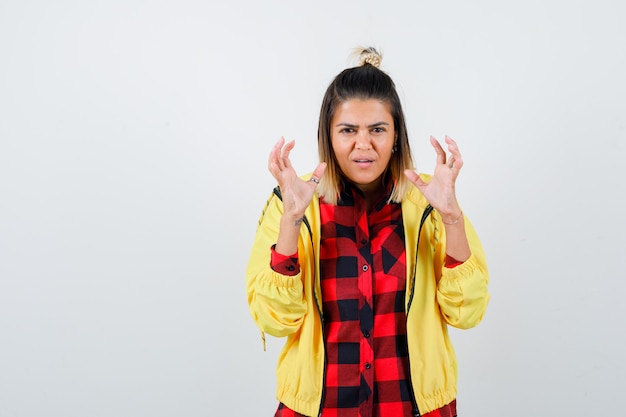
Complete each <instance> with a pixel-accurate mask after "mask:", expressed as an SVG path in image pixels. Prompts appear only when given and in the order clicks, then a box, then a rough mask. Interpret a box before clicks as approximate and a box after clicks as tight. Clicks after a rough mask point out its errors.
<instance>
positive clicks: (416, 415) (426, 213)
mask: <svg viewBox="0 0 626 417" xmlns="http://www.w3.org/2000/svg"><path fill="white" fill-rule="evenodd" d="M432 211H433V207H432V206H431V205H430V204H429V205H428V206H426V209H425V210H424V213H423V214H422V219H421V220H420V226H419V229H418V230H417V244H416V246H415V262H414V264H413V274H412V276H411V290H410V291H411V292H410V293H409V302H408V304H407V307H406V320H407V322H408V320H409V310H410V309H411V304H412V302H413V294H414V293H415V276H416V275H417V258H418V253H419V246H420V235H421V234H422V226H424V222H425V221H426V218H427V217H428V216H429V215H430V213H431V212H432ZM407 324H408V323H407ZM406 327H407V331H408V326H406ZM407 345H408V339H407ZM407 352H408V346H407ZM407 363H408V365H409V380H410V381H411V384H410V385H411V390H410V393H411V401H412V402H413V417H420V416H421V414H420V410H419V407H418V406H417V400H416V399H415V390H414V387H413V378H412V376H411V355H408V354H407Z"/></svg>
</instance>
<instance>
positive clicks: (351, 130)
mask: <svg viewBox="0 0 626 417" xmlns="http://www.w3.org/2000/svg"><path fill="white" fill-rule="evenodd" d="M339 132H340V133H354V129H352V128H351V127H344V128H343V129H341V130H340V131H339Z"/></svg>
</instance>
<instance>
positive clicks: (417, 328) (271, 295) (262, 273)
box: [246, 188, 489, 416]
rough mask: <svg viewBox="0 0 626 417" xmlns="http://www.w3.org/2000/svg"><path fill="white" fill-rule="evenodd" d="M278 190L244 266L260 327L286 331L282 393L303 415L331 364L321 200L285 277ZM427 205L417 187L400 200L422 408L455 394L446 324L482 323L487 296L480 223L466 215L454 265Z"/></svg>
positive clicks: (410, 335)
mask: <svg viewBox="0 0 626 417" xmlns="http://www.w3.org/2000/svg"><path fill="white" fill-rule="evenodd" d="M279 196H280V192H279V191H278V190H277V189H276V190H275V193H274V194H272V196H271V197H270V198H269V200H268V201H267V205H266V207H265V209H264V210H263V213H262V214H261V219H260V220H259V226H258V229H257V233H256V237H255V240H254V243H253V247H252V252H251V255H250V260H249V262H248V267H247V270H246V292H247V296H248V304H249V306H250V312H251V314H252V317H253V319H254V321H255V322H256V324H257V325H258V326H259V328H260V329H261V332H263V333H268V334H270V335H272V336H276V337H283V336H286V337H287V340H286V342H285V346H284V347H283V349H282V351H281V353H280V356H279V358H278V364H277V368H276V377H277V388H276V397H277V399H278V400H279V401H280V402H282V403H284V404H285V405H286V406H287V407H289V408H290V409H292V410H294V411H297V412H299V413H301V414H304V415H307V416H317V415H318V414H319V412H320V408H321V400H322V390H323V385H324V370H325V356H324V337H323V330H322V326H323V320H322V300H321V293H322V292H321V288H320V280H319V275H320V266H319V252H320V214H319V200H318V198H317V197H314V198H313V201H312V202H311V204H310V206H309V207H308V209H307V211H306V213H305V218H306V221H305V223H304V224H303V225H302V227H301V230H300V238H299V242H298V258H299V261H300V272H299V273H298V274H297V275H295V276H285V275H281V274H278V273H276V272H275V271H274V270H272V268H271V267H270V255H271V252H270V247H271V246H272V245H274V244H275V243H276V239H277V237H278V229H279V225H280V218H281V215H282V212H283V206H282V201H281V199H280V198H279ZM429 209H430V206H429V205H428V202H427V201H426V199H425V198H424V196H423V195H422V194H421V192H420V191H419V190H418V189H417V188H412V189H411V191H410V192H409V193H408V194H407V196H406V197H405V199H404V200H403V201H402V219H403V223H404V233H405V242H406V263H407V273H406V276H407V288H406V297H405V305H406V311H407V340H408V341H407V343H408V349H409V363H410V368H411V381H412V385H413V392H414V394H415V400H416V401H417V405H418V408H419V410H420V412H421V413H422V414H425V413H427V412H429V411H432V410H435V409H437V408H439V407H442V406H444V405H445V404H448V403H449V402H451V401H452V400H454V399H455V398H456V393H457V391H456V385H457V362H456V356H455V354H454V349H453V348H452V344H451V343H450V339H449V337H448V330H447V324H450V325H452V326H454V327H458V328H462V329H467V328H471V327H473V326H476V325H477V324H478V323H479V322H480V321H481V319H482V318H483V315H484V313H485V310H486V308H487V303H488V302H489V293H488V291H487V284H488V281H489V275H488V272H487V264H486V260H485V254H484V252H483V249H482V245H481V244H480V241H479V240H478V236H477V235H476V232H475V231H474V228H473V227H472V225H471V224H470V222H469V221H468V220H467V219H465V229H466V234H467V237H468V239H469V243H470V248H471V251H472V255H471V257H470V258H469V259H468V260H467V261H465V262H464V263H463V264H462V265H459V266H457V267H455V268H445V267H444V260H445V248H446V242H445V239H446V235H445V231H444V228H443V223H442V222H441V217H440V216H439V214H438V213H437V212H436V211H435V210H432V211H430V210H429ZM425 213H426V214H425ZM423 215H424V219H423V220H424V221H423V224H422V226H421V227H420V223H421V222H422V216H423ZM420 229H421V233H420V232H419V231H420ZM418 234H419V235H420V236H421V237H420V238H419V249H417V251H418V252H419V253H418V257H417V268H416V248H418ZM263 337H264V336H263Z"/></svg>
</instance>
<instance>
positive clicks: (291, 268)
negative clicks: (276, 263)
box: [287, 265, 296, 271]
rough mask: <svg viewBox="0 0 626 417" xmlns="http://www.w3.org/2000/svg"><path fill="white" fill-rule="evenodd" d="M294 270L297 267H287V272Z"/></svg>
mask: <svg viewBox="0 0 626 417" xmlns="http://www.w3.org/2000/svg"><path fill="white" fill-rule="evenodd" d="M294 269H296V267H295V266H293V265H289V266H288V267H287V271H293V270H294Z"/></svg>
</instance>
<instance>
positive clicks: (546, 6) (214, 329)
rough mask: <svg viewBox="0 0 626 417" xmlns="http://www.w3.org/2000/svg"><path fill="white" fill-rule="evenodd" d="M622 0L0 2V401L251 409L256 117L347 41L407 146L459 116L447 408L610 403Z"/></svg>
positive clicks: (18, 411) (260, 162)
mask: <svg viewBox="0 0 626 417" xmlns="http://www.w3.org/2000/svg"><path fill="white" fill-rule="evenodd" d="M625 19H626V6H625V5H624V3H623V2H622V1H619V0H615V1H609V0H595V1H565V0H563V1H558V0H547V1H546V0H542V1H538V0H527V1H523V2H521V1H520V2H507V1H496V0H493V1H488V0H482V1H415V2H409V1H386V2H381V1H360V2H359V1H319V0H318V1H310V2H293V1H292V2H288V1H277V0H269V1H268V0H265V1H253V0H239V1H230V2H224V3H223V4H222V3H219V2H211V1H207V0H204V1H200V0H177V1H148V0H143V1H142V0H124V1H122V0H108V1H95V0H92V1H78V0H66V1H62V0H61V1H43V0H41V1H35V0H19V1H18V0H2V1H1V2H0V60H1V61H0V417H31V416H33V417H34V416H37V417H39V416H46V417H56V416H58V417H84V416H107V417H109V416H110V417H126V416H128V417H136V416H150V417H161V416H218V415H219V416H222V415H254V416H270V415H273V412H274V410H275V407H276V400H275V399H274V365H275V360H276V356H277V354H278V351H279V349H280V347H281V345H282V340H280V339H272V338H269V339H268V351H267V352H263V349H262V343H261V339H260V334H259V332H258V330H257V329H256V327H255V326H254V324H253V323H252V320H251V318H250V315H249V313H248V309H247V304H246V297H245V290H244V279H245V278H244V270H245V265H246V262H247V257H248V253H249V249H250V245H251V242H252V238H253V235H254V232H255V228H256V224H257V220H258V217H259V214H260V212H261V209H262V207H263V205H264V204H265V200H266V198H267V197H268V196H269V193H270V191H271V189H272V187H273V185H274V181H273V179H272V177H271V176H270V174H269V172H268V171H267V169H266V160H267V155H268V153H269V150H270V148H271V147H272V145H273V144H274V142H275V141H276V140H277V139H278V138H279V137H280V136H281V135H285V136H286V137H287V138H288V139H296V140H297V146H296V149H295V150H294V155H293V160H294V164H295V165H296V167H298V170H299V171H300V172H301V173H305V172H307V171H309V170H311V169H312V168H313V167H314V166H315V164H316V162H317V151H316V131H317V118H318V112H319V106H320V103H321V99H322V95H323V92H324V90H325V88H326V86H327V85H328V83H329V82H330V81H331V80H332V78H333V77H334V76H335V75H336V74H337V73H338V72H340V71H341V70H343V69H344V68H346V67H347V66H351V65H352V61H350V60H349V59H348V57H349V54H350V53H351V50H352V48H354V47H356V46H359V45H365V46H367V45H374V46H376V47H378V48H379V49H381V50H382V52H383V55H384V57H383V63H382V68H383V69H384V70H386V71H387V72H388V73H389V74H390V75H391V76H392V77H393V79H394V80H395V81H396V84H397V86H398V90H399V93H400V95H401V99H402V100H403V103H404V106H405V112H406V116H407V119H408V127H409V134H410V138H411V143H412V145H413V149H414V151H415V156H416V162H417V164H418V168H419V170H420V171H424V172H431V171H432V167H433V165H434V154H433V151H432V148H431V147H430V145H429V143H428V136H429V135H431V134H432V135H435V136H436V137H439V138H442V137H443V136H444V135H445V134H448V135H450V136H451V137H453V138H455V139H456V140H457V141H458V143H459V145H460V147H461V151H462V152H463V154H464V160H465V167H464V168H463V171H462V173H461V177H460V178H459V182H458V193H459V198H460V201H461V203H462V205H463V208H464V210H465V212H466V214H467V215H468V216H469V217H470V219H471V220H472V222H473V223H474V224H475V226H476V228H477V229H478V231H479V234H480V236H481V238H482V241H483V243H484V246H485V249H486V251H487V256H488V261H489V264H490V272H491V279H492V281H491V286H490V290H491V293H492V302H491V304H490V307H489V309H488V312H487V315H486V317H485V320H484V321H483V323H481V325H480V326H479V327H477V328H476V329H472V330H469V331H457V330H454V331H453V332H452V337H453V341H454V343H455V347H456V350H457V353H458V357H459V362H460V371H459V374H460V383H459V390H460V392H459V397H458V402H459V411H460V415H461V416H466V417H467V416H469V417H473V416H477V417H478V416H494V417H495V416H500V415H507V416H511V417H517V416H520V417H521V416H524V417H526V416H529V415H530V416H570V417H571V416H586V415H591V414H596V415H621V414H622V413H623V410H622V408H623V406H622V404H621V402H622V401H621V398H622V396H623V391H624V387H625V386H626V365H625V364H624V363H625V362H624V360H623V355H624V353H623V352H625V351H626V334H625V330H626V326H625V324H626V323H625V318H624V316H625V315H624V307H623V305H622V303H623V300H624V294H625V292H626V283H625V282H626V274H625V273H624V272H623V271H624V268H623V266H622V265H621V264H622V263H623V253H624V249H625V248H626V245H625V238H624V235H625V232H626V230H625V229H626V228H625V221H624V209H623V207H624V203H623V201H622V200H623V198H622V194H623V192H624V184H623V179H624V169H623V165H624V159H625V157H626V152H625V136H626V116H625V110H626V105H625V102H624V97H625V96H626V82H625V81H624V77H625V76H624V74H626V25H625V24H624V21H625Z"/></svg>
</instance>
